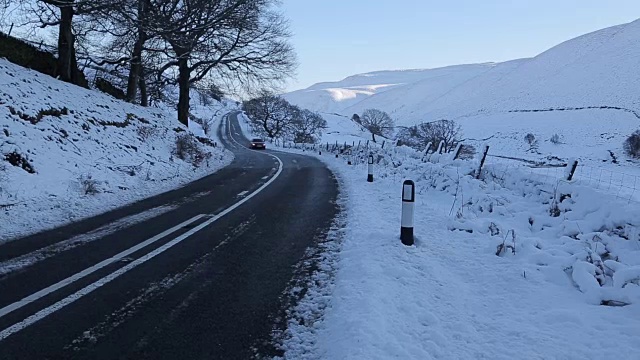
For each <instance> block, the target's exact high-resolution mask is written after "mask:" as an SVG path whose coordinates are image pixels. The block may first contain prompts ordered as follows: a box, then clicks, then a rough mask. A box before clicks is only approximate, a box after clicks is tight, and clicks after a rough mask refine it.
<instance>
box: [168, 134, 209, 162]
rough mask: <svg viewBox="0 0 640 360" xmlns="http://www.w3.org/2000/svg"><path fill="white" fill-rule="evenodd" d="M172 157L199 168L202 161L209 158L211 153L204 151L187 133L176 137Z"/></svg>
mask: <svg viewBox="0 0 640 360" xmlns="http://www.w3.org/2000/svg"><path fill="white" fill-rule="evenodd" d="M174 155H175V156H177V157H178V158H179V159H181V160H184V161H187V162H190V163H191V164H192V165H193V166H195V167H199V166H200V165H201V164H202V161H204V160H207V159H209V158H210V157H211V153H209V152H207V151H205V150H204V149H203V148H202V145H200V143H199V142H198V140H196V139H195V138H194V137H193V136H192V135H191V134H187V133H183V134H179V135H178V136H176V148H175V150H174Z"/></svg>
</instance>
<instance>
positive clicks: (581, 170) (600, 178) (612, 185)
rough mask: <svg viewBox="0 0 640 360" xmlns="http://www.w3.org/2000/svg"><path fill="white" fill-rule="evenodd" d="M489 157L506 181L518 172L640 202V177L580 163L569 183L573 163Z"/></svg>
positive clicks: (554, 183) (528, 176)
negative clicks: (549, 162) (531, 161)
mask: <svg viewBox="0 0 640 360" xmlns="http://www.w3.org/2000/svg"><path fill="white" fill-rule="evenodd" d="M487 158H488V160H487V166H490V167H492V171H493V173H494V174H495V175H497V176H498V177H501V178H502V179H504V178H505V177H506V176H507V175H508V174H510V173H511V172H513V171H517V172H519V173H521V174H524V175H525V176H526V178H528V179H530V180H534V181H538V182H541V183H545V184H549V185H551V186H553V187H555V186H557V185H558V184H559V183H571V184H574V185H578V186H584V187H589V188H591V189H594V190H596V191H598V192H601V193H605V194H607V195H609V196H612V197H615V198H616V199H617V200H621V201H624V202H627V203H640V191H639V190H640V179H639V178H640V176H638V175H633V174H629V173H625V172H619V171H615V170H611V169H607V168H604V167H598V166H591V165H587V164H580V163H578V166H577V167H576V169H575V173H574V174H573V176H572V179H571V181H569V180H568V178H569V176H568V175H569V169H568V167H569V166H571V164H567V163H564V164H558V163H555V164H532V163H528V162H523V161H521V160H512V159H508V158H505V157H503V156H500V157H497V156H495V155H494V156H491V155H489V156H488V157H487Z"/></svg>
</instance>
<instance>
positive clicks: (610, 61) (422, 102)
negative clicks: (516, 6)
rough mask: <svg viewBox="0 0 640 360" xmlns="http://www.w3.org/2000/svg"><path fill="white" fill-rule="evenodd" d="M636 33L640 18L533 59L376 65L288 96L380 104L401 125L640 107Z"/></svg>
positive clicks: (321, 107) (349, 108)
mask: <svg viewBox="0 0 640 360" xmlns="http://www.w3.org/2000/svg"><path fill="white" fill-rule="evenodd" d="M638 38H640V20H638V21H635V22H632V23H629V24H624V25H619V26H614V27H611V28H607V29H603V30H600V31H596V32H593V33H590V34H586V35H583V36H580V37H578V38H575V39H572V40H569V41H566V42H564V43H562V44H560V45H558V46H556V47H553V48H551V49H549V50H548V51H546V52H544V53H542V54H540V55H538V56H536V57H534V58H532V59H521V60H514V61H510V62H505V63H498V64H478V65H459V66H451V67H446V68H440V69H432V70H415V71H413V70H412V71H407V72H403V71H381V72H374V73H369V74H362V75H356V76H352V77H348V78H346V79H344V80H342V81H338V82H334V83H320V84H316V85H313V86H311V87H309V88H308V89H305V90H298V91H294V92H292V93H288V94H285V95H284V97H285V98H286V99H287V100H289V101H290V102H292V103H294V104H296V105H300V106H302V107H306V108H309V109H312V110H317V111H330V112H338V113H341V114H344V115H351V114H353V113H360V112H362V110H364V109H367V108H380V109H383V110H385V111H387V112H389V113H390V114H392V115H393V117H394V118H395V119H396V121H397V122H398V123H399V124H402V125H409V124H414V123H417V122H421V121H429V120H434V119H438V118H451V119H456V118H461V117H469V116H474V115H477V114H483V115H486V114H488V113H490V114H495V113H505V112H508V111H512V110H541V109H549V108H572V107H573V108H576V107H600V106H602V107H619V108H625V109H632V110H640V96H638V91H637V84H638V83H640V72H639V71H638V68H639V66H640V43H639V42H638V41H637V39H638ZM609 113H611V111H609Z"/></svg>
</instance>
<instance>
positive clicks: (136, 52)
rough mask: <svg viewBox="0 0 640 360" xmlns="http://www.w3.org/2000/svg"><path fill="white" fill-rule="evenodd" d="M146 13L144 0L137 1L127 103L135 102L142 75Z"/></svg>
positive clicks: (145, 38)
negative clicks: (135, 36) (136, 19)
mask: <svg viewBox="0 0 640 360" xmlns="http://www.w3.org/2000/svg"><path fill="white" fill-rule="evenodd" d="M146 12H147V10H146V2H145V1H144V0H139V1H138V28H137V29H136V30H137V32H138V34H137V35H138V38H137V39H136V43H135V44H134V45H133V50H132V51H131V68H130V69H129V78H128V81H127V101H128V102H130V103H134V102H135V101H136V96H137V95H138V93H137V90H138V85H139V84H140V76H141V73H142V49H143V47H144V43H145V42H146V40H147V36H146V34H145V33H144V24H143V21H144V19H145V17H146ZM140 91H142V89H141V90H140ZM143 98H144V97H143ZM143 101H144V100H143ZM143 106H144V105H143Z"/></svg>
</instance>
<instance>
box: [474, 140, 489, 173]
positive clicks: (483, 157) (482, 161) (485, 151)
mask: <svg viewBox="0 0 640 360" xmlns="http://www.w3.org/2000/svg"><path fill="white" fill-rule="evenodd" d="M488 153H489V145H485V146H484V153H483V154H482V160H480V167H478V172H477V173H476V179H480V174H481V173H482V167H483V166H484V161H485V160H486V159H487V154H488Z"/></svg>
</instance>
